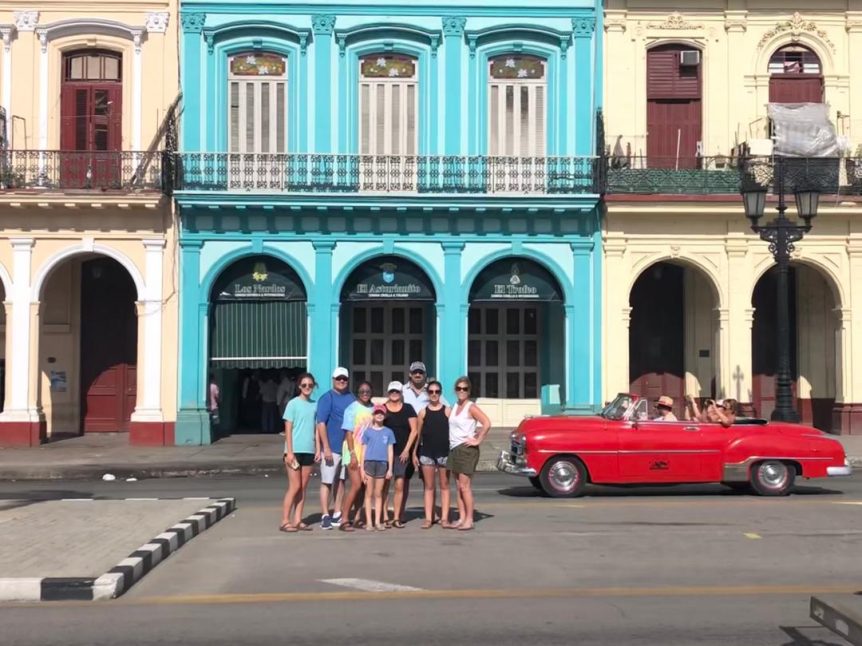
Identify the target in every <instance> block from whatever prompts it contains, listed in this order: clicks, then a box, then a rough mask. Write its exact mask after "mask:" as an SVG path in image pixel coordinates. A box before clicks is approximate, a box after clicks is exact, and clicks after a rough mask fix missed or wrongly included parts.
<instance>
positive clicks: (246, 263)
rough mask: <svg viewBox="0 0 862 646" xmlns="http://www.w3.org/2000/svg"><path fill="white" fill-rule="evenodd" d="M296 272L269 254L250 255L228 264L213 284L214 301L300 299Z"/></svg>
mask: <svg viewBox="0 0 862 646" xmlns="http://www.w3.org/2000/svg"><path fill="white" fill-rule="evenodd" d="M305 299H306V296H305V289H303V287H302V283H301V281H300V280H299V277H298V276H297V275H296V272H295V271H293V270H292V269H291V268H290V267H288V266H287V265H286V264H285V263H283V262H281V261H280V260H277V259H276V258H272V257H271V256H254V257H252V258H246V259H244V260H240V261H239V262H237V263H235V264H233V265H231V266H230V267H229V268H228V269H227V270H226V271H225V272H224V274H222V275H221V276H220V277H219V280H218V283H217V284H216V290H215V300H217V301H264V300H270V301H272V300H276V301H304V300H305Z"/></svg>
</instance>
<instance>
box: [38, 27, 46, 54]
mask: <svg viewBox="0 0 862 646" xmlns="http://www.w3.org/2000/svg"><path fill="white" fill-rule="evenodd" d="M36 36H37V37H38V38H39V49H40V51H41V52H42V53H43V54H44V53H45V52H47V51H48V29H47V28H46V27H37V28H36Z"/></svg>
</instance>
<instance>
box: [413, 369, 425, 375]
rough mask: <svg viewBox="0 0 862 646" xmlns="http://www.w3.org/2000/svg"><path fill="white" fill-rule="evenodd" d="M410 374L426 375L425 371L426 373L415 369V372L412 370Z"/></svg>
mask: <svg viewBox="0 0 862 646" xmlns="http://www.w3.org/2000/svg"><path fill="white" fill-rule="evenodd" d="M410 374H411V375H424V374H425V373H424V372H422V371H421V370H414V371H413V372H411V373H410Z"/></svg>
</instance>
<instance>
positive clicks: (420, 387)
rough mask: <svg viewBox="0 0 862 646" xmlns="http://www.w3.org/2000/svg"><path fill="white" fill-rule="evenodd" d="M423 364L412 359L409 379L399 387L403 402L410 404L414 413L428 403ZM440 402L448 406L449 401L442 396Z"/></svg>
mask: <svg viewBox="0 0 862 646" xmlns="http://www.w3.org/2000/svg"><path fill="white" fill-rule="evenodd" d="M426 373H427V370H425V364H424V363H422V362H421V361H414V362H413V363H411V364H410V379H409V381H407V382H406V383H405V384H404V386H403V387H402V388H401V397H402V398H403V399H404V403H405V404H410V405H411V406H412V407H413V410H415V411H416V414H417V415H418V414H419V411H420V410H422V409H423V408H425V407H426V406H427V405H428V390H427V388H426V385H427V383H428V375H427V374H426ZM440 403H442V404H443V405H444V406H448V405H449V403H448V402H447V401H446V399H445V398H444V397H441V398H440Z"/></svg>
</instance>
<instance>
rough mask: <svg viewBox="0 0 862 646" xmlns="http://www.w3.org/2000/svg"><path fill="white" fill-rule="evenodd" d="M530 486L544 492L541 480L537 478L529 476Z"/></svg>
mask: <svg viewBox="0 0 862 646" xmlns="http://www.w3.org/2000/svg"><path fill="white" fill-rule="evenodd" d="M530 484H531V485H533V486H534V487H535V488H536V489H538V490H539V491H544V489H543V488H542V479H541V478H539V476H531V477H530Z"/></svg>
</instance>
